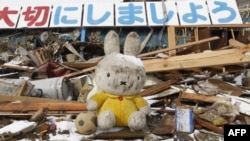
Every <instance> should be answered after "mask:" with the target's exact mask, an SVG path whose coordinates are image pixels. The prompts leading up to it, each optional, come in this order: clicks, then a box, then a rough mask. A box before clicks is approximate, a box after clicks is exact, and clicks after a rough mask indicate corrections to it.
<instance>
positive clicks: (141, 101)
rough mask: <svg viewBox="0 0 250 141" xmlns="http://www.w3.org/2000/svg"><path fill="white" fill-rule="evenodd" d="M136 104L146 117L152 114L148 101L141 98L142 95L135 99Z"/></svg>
mask: <svg viewBox="0 0 250 141" xmlns="http://www.w3.org/2000/svg"><path fill="white" fill-rule="evenodd" d="M134 102H135V104H136V106H137V108H138V109H139V110H140V111H141V112H143V113H144V114H146V115H147V114H149V112H150V107H149V105H148V103H147V101H146V100H145V99H144V98H143V97H141V96H140V95H137V96H136V97H135V98H134Z"/></svg>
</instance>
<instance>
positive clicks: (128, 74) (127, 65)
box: [95, 53, 146, 95]
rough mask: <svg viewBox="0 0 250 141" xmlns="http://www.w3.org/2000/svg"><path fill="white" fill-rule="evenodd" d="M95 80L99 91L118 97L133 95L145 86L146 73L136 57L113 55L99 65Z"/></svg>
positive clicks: (105, 58)
mask: <svg viewBox="0 0 250 141" xmlns="http://www.w3.org/2000/svg"><path fill="white" fill-rule="evenodd" d="M95 80H96V84H97V86H98V87H99V89H101V90H103V91H105V92H108V93H110V94H116V95H133V94H136V93H138V92H139V91H140V90H141V89H142V88H143V86H144V84H145V80H146V72H145V69H144V66H143V63H142V61H141V60H140V59H139V58H136V57H135V56H130V55H123V54H119V53H113V54H110V55H107V56H105V57H104V58H103V59H102V61H101V62H99V64H98V65H97V68H96V71H95Z"/></svg>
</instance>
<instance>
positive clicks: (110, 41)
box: [104, 30, 120, 55]
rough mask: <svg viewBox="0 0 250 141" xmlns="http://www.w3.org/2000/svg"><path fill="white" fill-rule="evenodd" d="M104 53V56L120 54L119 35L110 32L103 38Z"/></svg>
mask: <svg viewBox="0 0 250 141" xmlns="http://www.w3.org/2000/svg"><path fill="white" fill-rule="evenodd" d="M104 52H105V54H106V55H108V54H111V53H113V52H115V53H120V42H119V35H118V34H117V33H116V32H115V31H114V30H110V31H109V32H108V33H107V34H106V36H105V38H104Z"/></svg>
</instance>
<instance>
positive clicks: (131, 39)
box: [124, 32, 141, 57]
mask: <svg viewBox="0 0 250 141" xmlns="http://www.w3.org/2000/svg"><path fill="white" fill-rule="evenodd" d="M140 47H141V40H140V36H139V35H138V34H137V33H136V32H130V33H129V34H128V35H127V37H126V39H125V42H124V54H126V55H132V56H136V57H137V56H138V55H139V53H140Z"/></svg>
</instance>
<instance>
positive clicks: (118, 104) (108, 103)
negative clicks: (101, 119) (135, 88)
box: [91, 91, 148, 126]
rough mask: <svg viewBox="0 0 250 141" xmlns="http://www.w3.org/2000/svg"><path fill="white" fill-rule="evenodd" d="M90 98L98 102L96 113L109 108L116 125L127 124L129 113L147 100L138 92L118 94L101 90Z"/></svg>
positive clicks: (142, 105)
mask: <svg viewBox="0 0 250 141" xmlns="http://www.w3.org/2000/svg"><path fill="white" fill-rule="evenodd" d="M91 99H92V100H94V101H96V102H97V104H98V109H97V114H100V113H101V112H103V111H105V110H111V111H112V112H113V113H114V114H115V118H116V126H127V125H128V118H129V116H130V114H131V113H132V112H134V111H138V110H139V109H140V108H142V107H144V106H146V105H148V103H147V101H146V100H145V99H143V98H142V97H141V96H140V95H138V94H135V95H130V96H119V95H113V94H108V93H105V92H103V91H101V92H99V93H97V94H95V95H93V96H92V97H91Z"/></svg>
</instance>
